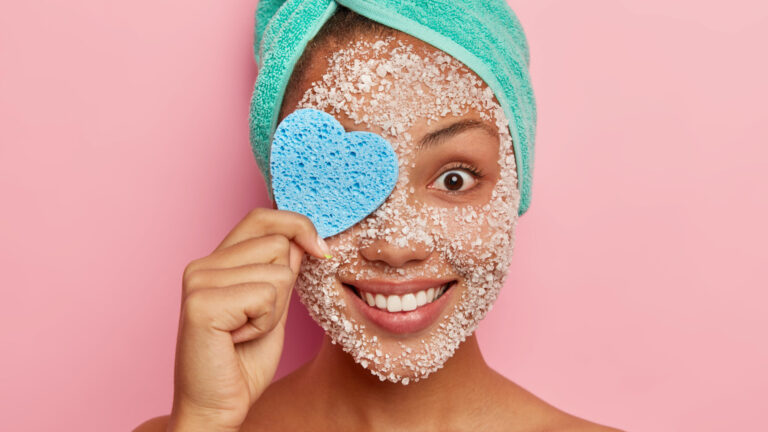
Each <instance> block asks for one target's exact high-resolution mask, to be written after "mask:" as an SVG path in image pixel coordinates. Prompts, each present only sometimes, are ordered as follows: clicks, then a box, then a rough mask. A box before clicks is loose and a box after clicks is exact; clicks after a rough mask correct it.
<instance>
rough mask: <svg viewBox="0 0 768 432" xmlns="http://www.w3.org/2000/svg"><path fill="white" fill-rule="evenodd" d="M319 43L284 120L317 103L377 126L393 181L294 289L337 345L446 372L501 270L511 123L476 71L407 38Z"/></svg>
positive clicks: (354, 124)
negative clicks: (391, 160)
mask: <svg viewBox="0 0 768 432" xmlns="http://www.w3.org/2000/svg"><path fill="white" fill-rule="evenodd" d="M319 51H320V50H318V53H315V54H313V58H312V59H311V60H312V61H311V62H310V63H311V65H312V66H310V68H309V69H308V70H307V72H306V73H305V77H304V78H305V79H304V80H303V83H302V84H301V85H299V87H300V88H293V89H289V92H288V93H287V95H286V99H285V102H284V112H283V114H282V116H284V115H286V114H288V113H290V112H292V111H293V110H295V109H299V108H315V109H319V110H323V111H326V112H328V113H329V114H331V115H333V116H335V117H336V118H337V119H338V120H339V121H340V123H341V124H342V125H343V126H344V127H345V128H346V130H347V131H355V130H360V131H369V132H374V133H378V134H380V135H381V136H382V137H384V138H385V139H387V141H389V142H390V143H391V144H392V147H393V149H394V150H395V153H396V155H397V157H398V164H399V178H398V181H397V184H396V186H395V188H394V190H393V191H392V193H391V194H390V195H389V197H388V198H387V199H386V201H385V202H384V203H383V204H382V205H381V206H380V207H379V208H378V209H377V210H376V211H374V212H373V213H371V214H369V215H368V216H367V217H366V218H365V219H363V220H362V221H360V222H359V223H357V224H356V225H354V226H352V227H351V228H349V229H347V230H346V231H343V232H341V233H339V234H336V235H334V236H331V237H329V238H327V239H326V241H327V243H328V244H329V245H330V247H331V249H332V250H333V255H334V256H333V258H332V259H329V260H322V259H317V258H315V257H312V256H309V255H305V258H304V262H303V263H302V267H301V270H300V273H299V276H298V279H297V284H296V289H297V291H298V293H299V296H300V298H301V301H302V303H304V304H305V305H306V306H307V308H308V310H309V312H310V314H311V315H312V317H313V318H314V319H315V321H317V322H318V324H320V326H322V327H323V329H324V330H325V331H326V333H327V334H328V335H329V336H330V338H331V340H332V341H333V342H334V343H338V344H339V345H340V346H341V347H342V349H344V351H346V352H348V353H349V354H351V355H352V356H353V358H354V359H355V360H356V361H357V362H358V363H359V364H361V365H362V366H363V367H364V368H367V369H369V370H370V371H371V373H373V374H375V375H377V376H378V377H379V378H380V379H381V380H390V381H392V382H400V383H403V384H408V383H409V382H413V381H418V380H419V379H422V378H426V377H427V376H428V375H429V374H430V373H432V372H434V371H436V370H437V369H439V368H440V367H442V365H443V364H444V362H445V361H446V360H447V359H448V358H450V357H451V356H452V355H453V353H454V352H455V350H456V348H457V347H458V346H459V344H460V343H461V342H462V341H464V339H465V338H466V337H467V336H469V335H471V334H472V332H473V331H474V330H475V328H476V326H477V324H478V322H479V321H480V320H481V319H482V318H483V317H484V316H485V314H486V312H487V311H488V310H489V309H490V308H491V305H492V304H493V302H494V301H495V299H496V296H497V295H498V292H499V289H500V288H501V287H502V285H503V283H504V280H505V278H506V274H507V268H508V266H509V260H510V257H511V254H512V249H513V244H514V228H515V225H516V223H517V212H518V206H519V202H520V197H519V193H518V190H517V176H516V168H515V159H514V152H513V147H512V140H511V137H510V135H509V129H508V126H507V119H506V118H505V116H504V113H503V111H502V110H501V108H500V107H499V105H498V103H497V102H496V101H495V99H494V97H493V94H492V93H491V91H490V90H489V89H488V88H487V86H486V85H485V83H484V82H482V80H480V79H479V78H478V77H477V76H476V75H475V74H474V73H473V72H471V71H470V70H469V69H467V68H466V67H465V66H463V65H462V64H461V63H459V62H458V61H456V60H455V59H453V58H452V57H450V56H448V55H446V54H444V53H442V52H441V51H438V50H436V49H435V48H433V47H431V46H430V45H428V44H426V43H424V42H421V41H419V40H418V39H415V38H412V37H410V36H407V35H404V34H403V35H402V36H399V37H397V38H395V37H389V38H387V39H385V40H378V41H370V40H365V39H358V40H355V41H352V42H350V43H349V45H347V46H346V47H341V48H339V49H335V50H331V49H328V50H327V52H325V53H320V52H319ZM325 59H327V62H326V61H325ZM282 116H281V117H282Z"/></svg>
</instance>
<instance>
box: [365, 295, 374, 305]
mask: <svg viewBox="0 0 768 432" xmlns="http://www.w3.org/2000/svg"><path fill="white" fill-rule="evenodd" d="M365 301H367V302H368V306H376V299H375V298H374V297H373V294H371V293H365Z"/></svg>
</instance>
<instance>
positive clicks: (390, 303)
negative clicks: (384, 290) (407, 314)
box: [387, 295, 403, 312]
mask: <svg viewBox="0 0 768 432" xmlns="http://www.w3.org/2000/svg"><path fill="white" fill-rule="evenodd" d="M401 310H403V303H402V299H401V298H400V296H396V295H391V296H389V297H387V311H389V312H400V311H401Z"/></svg>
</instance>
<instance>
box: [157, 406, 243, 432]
mask: <svg viewBox="0 0 768 432" xmlns="http://www.w3.org/2000/svg"><path fill="white" fill-rule="evenodd" d="M219 417H220V415H219V413H217V412H209V411H206V410H203V409H196V408H193V407H189V406H186V407H184V408H181V407H174V409H173V411H172V412H171V415H170V419H169V421H168V428H167V432H198V431H199V432H239V431H240V426H239V425H238V426H231V425H229V426H228V425H226V424H224V422H223V421H222V420H221V419H220V418H219Z"/></svg>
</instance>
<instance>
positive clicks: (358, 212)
mask: <svg viewBox="0 0 768 432" xmlns="http://www.w3.org/2000/svg"><path fill="white" fill-rule="evenodd" d="M269 168H270V174H271V176H272V189H273V192H274V196H275V202H276V203H277V208H279V209H281V210H290V211H294V212H297V213H301V214H303V215H305V216H307V217H308V218H309V219H310V220H311V221H312V223H314V225H315V228H316V229H317V232H318V234H319V235H320V237H322V238H326V237H330V236H332V235H334V234H338V233H340V232H342V231H344V230H346V229H347V228H349V227H351V226H353V225H354V224H356V223H357V222H359V221H361V220H363V218H365V217H366V216H367V215H369V214H371V213H373V211H375V210H376V209H377V208H378V207H379V206H380V205H381V204H382V203H383V202H384V201H385V200H386V199H387V197H388V196H389V194H390V193H392V190H393V189H394V188H395V184H396V183H397V176H398V166H397V155H396V154H395V152H394V150H393V149H392V146H391V145H390V144H389V142H387V140H385V139H384V138H382V137H381V136H380V135H377V134H374V133H371V132H357V131H355V132H346V131H345V130H344V127H343V126H342V125H341V124H340V123H339V122H338V121H337V120H336V119H335V118H334V117H333V116H332V115H330V114H328V113H326V112H324V111H319V110H316V109H311V108H304V109H299V110H296V111H294V112H293V113H291V114H289V115H288V116H286V117H285V118H284V119H283V121H282V122H280V124H279V125H278V127H277V129H276V130H275V134H274V137H273V139H272V146H271V152H270V167H269Z"/></svg>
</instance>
